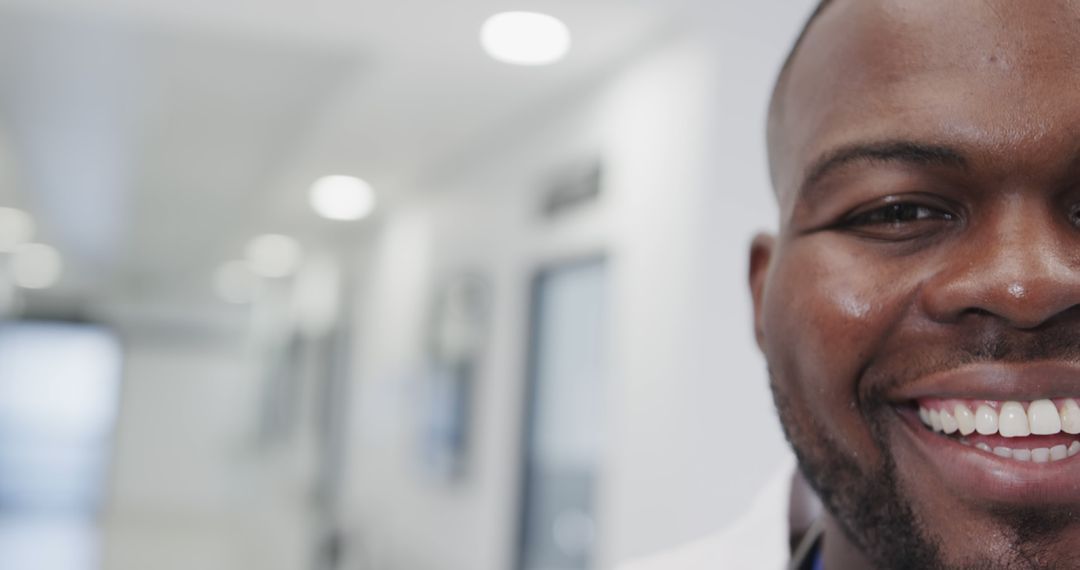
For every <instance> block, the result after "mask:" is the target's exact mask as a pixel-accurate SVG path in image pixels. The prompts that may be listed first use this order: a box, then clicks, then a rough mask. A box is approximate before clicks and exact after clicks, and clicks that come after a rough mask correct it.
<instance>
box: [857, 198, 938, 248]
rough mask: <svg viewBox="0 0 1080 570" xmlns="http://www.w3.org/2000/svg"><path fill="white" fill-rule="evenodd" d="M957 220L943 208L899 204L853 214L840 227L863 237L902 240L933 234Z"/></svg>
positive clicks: (907, 203) (905, 203)
mask: <svg viewBox="0 0 1080 570" xmlns="http://www.w3.org/2000/svg"><path fill="white" fill-rule="evenodd" d="M956 219H957V216H956V214H954V213H952V212H951V211H949V210H946V209H944V208H942V207H938V206H930V205H927V204H921V203H916V202H899V201H898V202H892V203H888V204H885V205H882V206H878V207H876V208H872V209H867V210H860V211H856V212H855V213H853V214H851V215H850V216H848V217H847V218H845V219H844V221H843V222H841V223H840V228H841V229H844V230H847V231H850V232H852V233H855V234H857V235H860V236H864V237H870V238H875V239H881V240H891V241H901V240H908V239H914V238H918V237H923V236H927V235H930V234H933V233H935V232H936V231H938V230H941V229H943V227H944V225H945V224H948V223H950V222H953V221H955V220H956Z"/></svg>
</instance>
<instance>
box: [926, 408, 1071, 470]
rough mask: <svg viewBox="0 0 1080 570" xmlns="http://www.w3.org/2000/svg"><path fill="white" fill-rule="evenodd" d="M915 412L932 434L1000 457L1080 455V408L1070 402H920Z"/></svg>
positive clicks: (1049, 458)
mask: <svg viewBox="0 0 1080 570" xmlns="http://www.w3.org/2000/svg"><path fill="white" fill-rule="evenodd" d="M918 408H919V419H920V420H921V421H922V423H923V425H925V426H926V427H928V428H930V429H931V430H933V431H934V432H937V433H940V434H943V435H946V436H949V437H951V438H953V439H955V440H957V441H959V442H960V443H963V444H965V445H969V446H973V447H975V448H976V449H978V450H980V451H983V452H985V453H991V454H994V455H996V456H998V457H1002V458H1006V459H1012V460H1015V461H1021V462H1026V461H1030V462H1032V463H1050V462H1055V461H1061V460H1063V459H1068V458H1069V457H1073V456H1075V455H1077V454H1078V453H1080V437H1076V436H1077V435H1078V434H1080V404H1078V403H1077V401H1076V400H1075V399H1073V398H1059V399H1054V400H1051V399H1040V400H1034V401H1026V402H1018V401H996V400H957V399H923V400H920V401H919V402H918Z"/></svg>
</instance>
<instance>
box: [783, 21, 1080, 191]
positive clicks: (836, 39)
mask: <svg viewBox="0 0 1080 570" xmlns="http://www.w3.org/2000/svg"><path fill="white" fill-rule="evenodd" d="M778 97H779V100H778V103H779V106H778V108H779V109H781V111H780V112H779V113H778V116H777V117H775V118H774V120H775V122H776V125H775V126H774V131H773V136H772V139H773V141H774V142H773V144H772V149H771V150H772V152H773V154H774V159H775V164H776V168H775V169H774V183H775V184H776V186H777V190H778V192H779V195H780V199H781V205H782V207H783V206H785V204H790V203H791V202H793V201H794V199H795V198H796V194H797V190H798V187H799V186H800V184H801V182H802V177H803V176H804V175H805V174H806V170H807V168H808V167H809V166H810V164H811V163H813V161H814V160H815V159H816V158H819V157H820V156H821V155H822V154H823V153H827V152H828V151H829V150H831V149H835V148H839V147H843V146H846V145H851V144H856V143H862V142H868V141H882V140H913V141H917V142H921V143H936V144H949V145H951V146H956V147H958V148H964V149H967V150H970V151H972V153H973V155H975V156H976V157H977V156H978V153H980V152H982V153H995V152H996V153H999V154H1002V155H1007V157H1009V159H1010V160H1012V161H1018V162H1022V161H1024V160H1025V159H1030V158H1038V157H1036V156H1035V155H1039V154H1040V153H1041V154H1045V153H1046V152H1047V145H1051V143H1053V142H1054V141H1058V142H1062V141H1067V140H1070V139H1072V140H1073V142H1076V141H1077V140H1080V3H1077V2H1069V1H1058V0H1044V1H1040V2H1015V1H1009V0H999V1H995V0H949V1H948V2H942V1H941V0H892V1H890V0H835V1H834V3H833V5H831V6H830V7H829V8H828V9H826V11H825V12H824V13H823V14H822V15H821V17H820V18H819V20H818V21H817V22H815V23H814V24H813V26H812V27H811V29H810V31H809V32H808V34H807V36H806V38H805V39H804V41H803V44H802V46H801V47H800V49H799V53H798V55H797V56H796V57H795V60H794V61H793V63H792V67H791V69H790V70H789V75H788V78H787V85H786V88H785V89H783V90H782V92H781V93H779V94H778ZM1029 155H1031V156H1029ZM988 162H992V163H995V164H1001V163H1000V162H999V161H997V157H995V158H989V157H988Z"/></svg>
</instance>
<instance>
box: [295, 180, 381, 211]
mask: <svg viewBox="0 0 1080 570" xmlns="http://www.w3.org/2000/svg"><path fill="white" fill-rule="evenodd" d="M310 198H311V207H312V208H314V210H315V212H316V213H317V214H319V215H320V216H322V217H324V218H327V219H329V220H343V221H350V220H359V219H362V218H365V217H367V216H368V214H370V213H371V211H372V210H374V209H375V191H374V190H372V188H371V185H370V184H368V183H367V182H364V181H363V180H360V179H359V178H356V177H355V176H339V175H335V176H323V177H322V178H320V179H318V180H316V181H315V183H314V184H312V185H311V196H310Z"/></svg>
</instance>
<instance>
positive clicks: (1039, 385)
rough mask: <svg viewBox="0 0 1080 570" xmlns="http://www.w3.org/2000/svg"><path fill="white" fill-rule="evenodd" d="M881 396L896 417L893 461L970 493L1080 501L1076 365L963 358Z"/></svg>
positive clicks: (1027, 500)
mask: <svg viewBox="0 0 1080 570" xmlns="http://www.w3.org/2000/svg"><path fill="white" fill-rule="evenodd" d="M889 398H890V400H891V401H893V402H894V404H895V408H896V410H897V411H898V412H899V415H900V418H901V420H902V421H901V422H900V423H899V426H901V429H900V431H899V432H898V436H899V438H898V439H896V440H894V442H895V443H896V447H895V449H894V451H895V452H896V454H897V457H898V459H899V460H900V461H898V464H900V465H909V466H911V467H910V469H912V470H913V473H912V474H913V475H915V473H923V475H915V476H917V477H919V478H922V477H924V476H925V475H927V474H929V475H931V476H933V477H934V478H936V479H938V480H940V482H941V484H942V485H943V486H944V487H945V488H949V489H951V492H952V493H953V494H955V495H957V496H961V497H968V498H970V499H972V500H976V501H982V502H986V501H989V502H996V503H1008V504H1021V503H1022V504H1029V505H1030V504H1047V503H1057V504H1061V503H1070V504H1076V505H1080V459H1075V458H1076V457H1077V456H1078V455H1080V366H1078V365H1076V364H1072V363H1055V362H1040V363H1009V364H1001V363H992V364H990V363H982V364H975V365H969V366H965V367H962V368H960V369H954V370H948V371H944V372H938V373H934V374H930V375H926V376H924V377H921V378H919V379H917V380H915V381H913V382H909V383H906V384H905V385H903V386H902V387H901V388H899V389H898V390H896V391H895V392H894V393H892V394H890V395H889ZM924 470H929V473H925V472H924Z"/></svg>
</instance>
